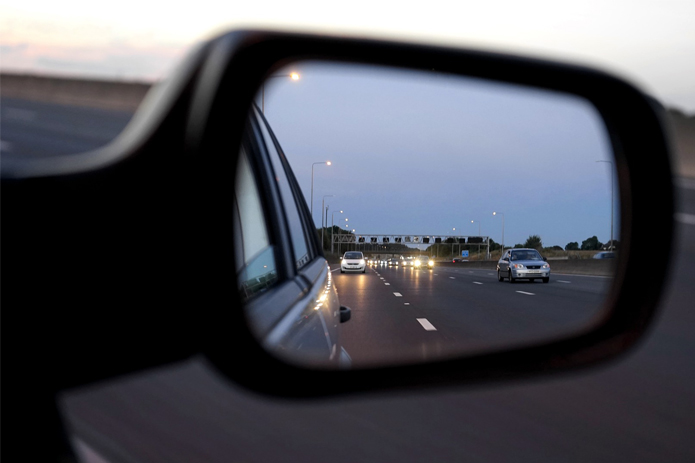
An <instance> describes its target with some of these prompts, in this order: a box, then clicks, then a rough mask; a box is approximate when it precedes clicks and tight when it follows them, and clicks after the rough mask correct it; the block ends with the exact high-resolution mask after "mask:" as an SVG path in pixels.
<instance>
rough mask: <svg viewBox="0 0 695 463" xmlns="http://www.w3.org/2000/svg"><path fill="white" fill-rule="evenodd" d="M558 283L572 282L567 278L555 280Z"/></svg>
mask: <svg viewBox="0 0 695 463" xmlns="http://www.w3.org/2000/svg"><path fill="white" fill-rule="evenodd" d="M557 282H558V283H572V282H571V281H567V280H557Z"/></svg>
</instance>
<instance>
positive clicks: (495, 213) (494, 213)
mask: <svg viewBox="0 0 695 463" xmlns="http://www.w3.org/2000/svg"><path fill="white" fill-rule="evenodd" d="M497 214H499V215H501V216H502V254H501V255H500V258H502V256H503V255H504V214H503V213H501V212H493V213H492V215H497Z"/></svg>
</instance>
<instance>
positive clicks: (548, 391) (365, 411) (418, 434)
mask: <svg viewBox="0 0 695 463" xmlns="http://www.w3.org/2000/svg"><path fill="white" fill-rule="evenodd" d="M0 108H1V111H0V115H1V116H2V119H1V121H0V122H1V124H2V133H1V134H0V137H1V139H2V144H1V145H0V148H1V149H2V156H3V158H4V157H6V156H25V155H26V156H43V155H50V154H51V153H52V152H70V150H72V149H73V147H80V146H81V147H87V146H91V147H96V146H98V144H101V143H103V142H105V141H108V139H109V137H111V136H113V135H114V133H113V127H117V126H119V125H120V126H123V125H124V124H125V122H123V121H124V120H126V119H127V118H128V117H129V116H128V115H124V114H120V115H119V114H114V115H113V116H114V117H115V118H116V119H118V118H119V117H123V119H118V121H115V122H114V121H112V122H113V125H111V123H107V124H106V126H111V127H112V129H111V130H112V131H111V132H109V130H108V129H105V127H106V126H104V125H100V127H101V128H100V129H98V130H97V129H95V131H94V132H93V133H92V132H89V131H87V132H86V133H85V132H83V131H82V129H76V128H75V124H73V123H71V121H73V120H74V119H71V118H72V117H76V118H78V119H81V118H83V117H86V116H85V115H84V113H83V112H82V111H80V110H75V109H74V108H67V109H65V108H59V107H50V108H43V109H41V108H37V107H36V106H35V103H29V102H21V101H7V100H6V99H3V100H2V101H1V102H0ZM10 109H12V110H13V111H9V110H10ZM46 111H47V112H48V113H49V115H48V116H44V114H46ZM52 111H57V113H51V112H52ZM73 111H74V112H73ZM67 113H71V114H72V115H67ZM91 114H92V115H93V113H91ZM101 116H102V118H107V119H108V117H109V116H108V115H105V114H103V113H102V114H101ZM46 118H48V119H51V120H53V121H54V122H52V123H48V122H47V119H46ZM86 120H91V121H94V120H95V119H94V118H92V117H86ZM119 121H120V122H119ZM44 122H46V126H43V125H42V124H44ZM28 124H33V127H34V128H33V129H32V130H28V128H27V125H28ZM58 127H60V128H58ZM102 129H104V131H103V132H102V131H101V130H102ZM75 131H77V133H74V132H75ZM97 132H98V133H99V135H95V134H97ZM93 136H94V137H93ZM73 137H74V138H73ZM95 145H96V146H95ZM90 149H91V148H90ZM51 150H54V151H51ZM80 150H82V149H80ZM678 183H679V185H680V186H679V189H678V194H679V203H678V206H677V211H678V214H677V215H676V218H677V220H678V230H677V242H676V247H675V249H676V251H675V252H674V256H673V257H674V259H673V269H672V273H671V277H670V282H669V284H668V287H667V289H666V292H665V295H664V298H663V301H662V303H661V305H660V308H661V312H660V316H659V317H658V320H657V321H656V322H655V323H654V325H653V327H652V329H651V331H650V333H648V335H647V336H646V337H645V338H644V340H643V341H642V342H641V343H640V344H639V345H638V346H637V348H635V349H634V350H632V351H631V352H630V353H629V354H628V355H627V356H625V357H623V358H622V359H619V360H618V361H615V362H612V363H610V364H607V365H604V366H602V367H598V368H594V369H590V370H586V371H582V372H576V373H572V374H568V375H562V376H553V377H547V378H541V379H536V380H528V381H519V382H515V383H509V384H503V385H496V386H479V387H475V388H462V389H454V390H437V391H425V392H421V393H408V394H373V395H363V396H358V397H345V398H338V399H326V400H315V401H304V402H288V401H278V400H271V399H268V398H266V397H260V396H257V395H255V394H253V393H249V392H248V391H245V390H242V389H240V388H239V387H237V386H236V385H234V384H230V383H228V382H226V381H225V380H224V379H223V378H221V377H219V376H217V375H216V374H215V373H214V371H213V370H212V369H211V368H209V367H208V365H207V364H206V362H205V360H204V359H202V358H196V359H191V360H190V361H187V362H185V363H181V364H177V365H172V366H169V367H166V368H161V369H158V370H155V371H150V372H146V373H142V374H138V375H133V376H130V377H125V378H120V379H117V380H113V381H110V382H108V383H104V384H96V385H93V386H91V387H88V388H82V389H79V390H73V391H69V392H67V393H66V394H65V395H64V396H63V398H62V400H61V404H62V407H63V410H64V413H65V418H66V421H67V422H68V423H69V424H70V425H71V427H72V431H73V435H74V436H75V438H76V442H78V448H79V449H80V450H81V451H82V452H83V455H85V456H86V458H85V461H104V460H106V461H110V462H122V461H133V462H179V461H181V462H184V461H186V462H190V461H211V462H217V461H219V462H229V461H243V462H248V463H252V462H263V463H265V462H268V461H301V462H303V463H309V462H326V461H330V462H332V463H342V462H345V463H354V462H356V461H359V462H362V463H364V462H391V461H394V462H395V461H397V462H399V463H407V462H422V461H437V462H453V461H456V462H458V461H474V462H475V461H480V462H489V461H517V462H525V461H528V462H537V461H563V462H573V461H577V462H586V461H591V462H615V461H630V462H657V461H658V462H661V461H679V462H680V461H695V443H694V441H693V438H692V435H693V429H695V362H694V361H693V358H694V357H695V310H693V301H695V285H694V284H693V283H694V280H693V275H695V181H693V180H687V179H679V180H678ZM5 244H6V245H7V243H5ZM652 252H654V251H653V250H652ZM647 262H648V259H647ZM379 273H380V275H377V274H376V273H369V274H365V275H339V274H336V287H337V288H338V290H339V292H340V295H341V298H343V297H344V298H349V297H356V298H360V297H363V298H369V297H370V295H369V291H375V292H377V291H379V296H378V298H379V299H380V300H383V301H387V300H390V302H389V303H388V304H389V305H388V308H386V309H383V311H384V313H383V314H380V313H374V314H371V315H369V316H367V315H365V314H364V313H363V312H360V311H362V310H366V309H364V306H359V305H358V304H357V303H349V304H351V305H352V306H353V310H355V311H356V312H355V313H354V314H353V317H354V319H353V320H351V321H350V322H349V323H348V325H350V329H348V330H346V333H345V341H346V343H348V344H353V345H352V346H349V347H348V348H349V349H351V350H352V351H353V352H354V354H353V355H357V354H358V353H360V352H361V351H367V350H369V349H368V348H367V347H361V346H358V345H357V344H359V342H358V341H359V340H358V337H357V336H358V333H357V332H358V331H360V327H362V328H364V329H365V330H367V329H370V330H378V331H379V332H382V331H383V328H379V327H380V326H384V324H385V323H384V318H385V317H386V316H388V312H389V311H390V312H395V311H398V310H400V311H401V312H402V313H403V314H405V315H406V316H405V317H403V318H402V320H403V321H402V324H403V325H406V324H407V326H408V328H407V329H408V330H412V332H413V335H412V337H411V336H401V335H398V336H396V337H395V338H394V341H393V342H394V343H403V342H416V343H417V342H418V341H419V340H420V339H423V338H424V337H426V336H428V335H435V336H442V337H444V336H447V337H449V336H451V334H450V331H449V330H451V326H453V323H452V322H451V320H452V319H453V318H454V317H456V316H462V314H453V315H452V314H445V313H443V311H442V309H441V308H440V307H439V306H436V305H435V306H431V307H428V304H427V303H426V302H425V300H426V299H427V298H428V296H427V290H428V289H427V288H428V287H436V288H444V289H445V290H447V291H453V292H456V293H457V294H459V293H462V292H464V289H462V288H465V291H466V292H468V291H471V292H473V291H478V290H480V291H490V292H489V293H486V298H488V299H493V298H496V297H498V299H499V301H502V302H505V301H508V300H513V301H514V302H515V303H518V304H523V306H522V307H523V308H522V309H520V311H523V310H533V308H532V307H533V305H534V304H535V302H536V301H538V300H541V299H542V298H545V297H547V298H552V300H553V301H556V303H557V304H560V303H561V304H562V308H563V309H564V308H565V306H566V305H567V300H568V299H573V298H574V297H573V296H571V297H569V298H567V297H566V296H567V295H570V294H573V292H574V291H576V292H577V293H578V294H583V295H584V296H583V297H584V298H585V300H584V301H583V302H581V301H577V303H576V305H572V306H569V307H570V311H571V312H573V313H578V314H579V315H580V319H581V317H583V316H586V315H587V314H588V312H587V310H586V307H587V304H589V305H591V304H590V303H591V302H592V300H595V298H596V297H600V288H599V289H598V290H596V291H595V290H594V289H592V288H593V286H592V285H594V284H595V283H596V282H595V281H593V282H585V281H583V279H582V278H581V277H572V278H569V277H568V278H566V280H568V281H572V283H571V284H564V285H563V284H562V283H560V282H559V279H563V280H564V279H565V278H560V277H555V276H554V278H553V280H552V282H551V283H549V284H548V285H544V284H542V283H534V284H532V285H528V284H524V283H522V284H517V285H510V284H509V283H498V282H496V281H494V279H493V277H492V276H490V275H487V274H486V273H485V272H482V273H481V274H473V275H470V274H469V275H466V274H449V273H448V272H443V271H442V270H439V269H436V270H434V271H432V276H431V278H432V279H431V280H430V279H429V278H430V276H426V278H422V276H420V279H419V284H418V286H417V287H415V288H414V287H413V283H412V282H413V281H414V279H413V278H410V279H408V278H407V277H406V275H405V274H398V273H397V272H395V271H388V270H387V269H385V270H383V271H381V270H380V271H379ZM434 273H439V274H438V275H436V276H435V275H434ZM343 276H344V277H345V278H343ZM449 276H454V279H450V278H449ZM348 277H349V278H351V279H350V280H348ZM354 277H356V278H354ZM360 277H364V278H365V279H370V280H369V285H366V288H367V289H366V290H365V292H364V294H359V292H356V291H352V290H348V289H349V288H350V285H351V284H354V285H357V283H358V281H359V278H360ZM381 277H384V279H385V282H388V283H390V285H389V286H386V285H385V283H380V282H382V280H380V278H381ZM416 281H417V280H416ZM473 281H479V282H482V283H483V285H475V284H474V283H473ZM372 283H374V284H372ZM428 285H430V286H428ZM473 285H475V286H476V287H475V288H474V287H473ZM561 285H563V286H561ZM573 285H576V288H575V286H573ZM477 286H480V287H479V288H478V287H477ZM585 286H586V290H585V291H583V290H582V289H581V288H583V287H585ZM599 286H600V285H599ZM386 288H388V291H387V289H386ZM394 288H398V290H397V291H393V290H394ZM447 288H448V289H447ZM526 288H533V290H532V291H527V292H532V293H535V295H534V296H528V295H524V294H519V293H516V291H517V290H522V291H525V289H526ZM639 290H640V288H634V291H639ZM493 291H494V293H495V294H498V296H493ZM382 292H383V294H381V293H382ZM389 292H390V293H391V294H388V293H389ZM393 292H401V294H403V295H404V296H403V297H404V298H406V299H407V301H406V299H402V298H397V297H396V296H394V295H393V294H392V293H393ZM497 292H499V293H497ZM350 293H352V294H353V296H348V294H350ZM473 294H474V293H473ZM375 297H376V296H375ZM592 298H594V299H592ZM478 300H480V299H478ZM560 301H562V302H560ZM405 302H410V304H411V306H410V307H408V308H406V307H405V306H403V307H402V306H400V305H399V304H400V303H403V304H405ZM528 304H531V305H528ZM582 304H584V305H582ZM357 307H360V309H357ZM583 307H584V308H583ZM420 310H422V312H420ZM495 310H498V311H503V310H505V308H504V305H502V306H501V307H498V308H496V309H495ZM590 310H591V309H589V311H590ZM421 314H422V316H421ZM464 315H465V317H466V318H465V320H466V323H467V325H465V326H468V327H469V328H470V326H475V323H474V322H476V321H480V320H481V319H480V318H479V317H480V314H477V315H476V314H475V313H472V312H470V311H469V312H467V313H466V314H464ZM516 315H518V314H516ZM552 315H553V313H552V312H545V313H543V312H539V313H537V316H536V318H535V319H534V320H535V321H534V323H535V324H537V325H540V326H546V324H547V323H551V325H552V323H557V321H554V319H553V317H552ZM365 317H371V318H365ZM413 318H427V320H428V321H430V322H431V324H432V325H433V326H434V327H435V328H437V331H436V332H434V331H427V330H425V329H424V328H423V325H421V324H420V323H419V322H416V321H414V320H413ZM517 319H518V318H517ZM362 320H364V321H362ZM360 325H362V326H360ZM346 326H347V325H346ZM502 326H503V329H506V330H512V327H511V325H510V324H505V325H502ZM534 326H535V325H534ZM554 326H555V327H557V326H558V325H557V324H556V325H554ZM351 330H352V332H351ZM440 331H441V332H440ZM470 333H471V332H470V331H468V332H467V333H466V334H468V335H470ZM510 333H511V332H510ZM477 334H478V335H479V336H482V335H483V334H484V333H483V332H480V331H478V332H477ZM489 334H490V333H488V335H489ZM508 334H509V333H508ZM368 338H369V337H365V339H367V341H365V343H366V344H367V346H368V345H369V342H370V341H369V339H368ZM413 340H414V341H413ZM372 342H377V343H379V342H381V341H380V340H378V339H377V340H376V341H374V340H372ZM377 347H379V346H378V345H377ZM412 352H415V351H412ZM360 355H361V354H360ZM365 358H366V357H365ZM259 374H262V372H259ZM269 380H272V381H279V380H281V379H279V378H269Z"/></svg>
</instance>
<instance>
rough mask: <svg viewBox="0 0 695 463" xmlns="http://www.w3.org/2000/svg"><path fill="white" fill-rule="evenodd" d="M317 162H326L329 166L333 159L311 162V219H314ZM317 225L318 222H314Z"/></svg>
mask: <svg viewBox="0 0 695 463" xmlns="http://www.w3.org/2000/svg"><path fill="white" fill-rule="evenodd" d="M316 164H325V165H327V166H330V165H331V161H319V162H314V163H312V164H311V206H310V209H311V221H312V222H313V221H314V166H315V165H316ZM314 225H316V224H314Z"/></svg>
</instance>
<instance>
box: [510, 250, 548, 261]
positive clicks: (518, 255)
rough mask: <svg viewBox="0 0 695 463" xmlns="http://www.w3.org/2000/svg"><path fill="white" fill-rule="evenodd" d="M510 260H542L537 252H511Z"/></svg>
mask: <svg viewBox="0 0 695 463" xmlns="http://www.w3.org/2000/svg"><path fill="white" fill-rule="evenodd" d="M512 260H543V259H541V255H540V254H538V251H512Z"/></svg>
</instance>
